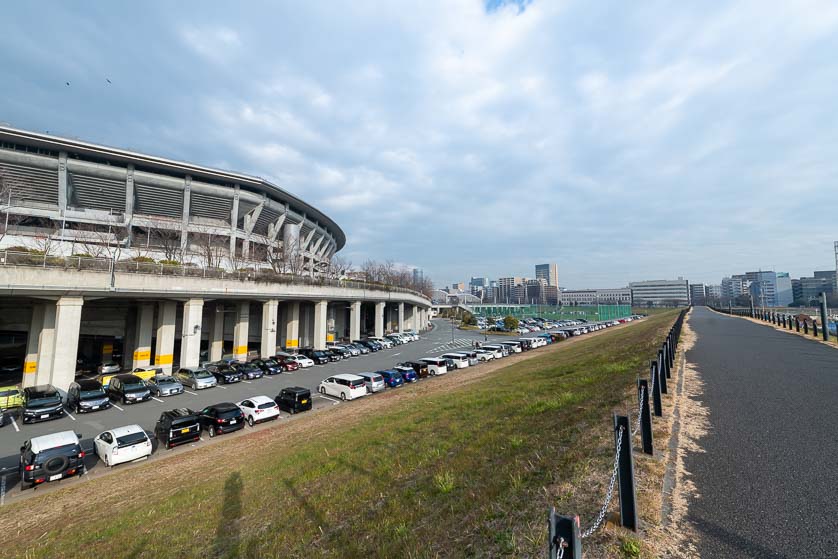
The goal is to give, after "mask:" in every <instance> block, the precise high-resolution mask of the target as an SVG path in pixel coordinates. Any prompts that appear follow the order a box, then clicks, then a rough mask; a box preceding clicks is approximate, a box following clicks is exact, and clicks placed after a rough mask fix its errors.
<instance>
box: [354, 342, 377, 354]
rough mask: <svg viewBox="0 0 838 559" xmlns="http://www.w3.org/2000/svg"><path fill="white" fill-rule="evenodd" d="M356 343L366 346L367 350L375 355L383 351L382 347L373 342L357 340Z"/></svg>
mask: <svg viewBox="0 0 838 559" xmlns="http://www.w3.org/2000/svg"><path fill="white" fill-rule="evenodd" d="M355 343H356V344H360V345H362V346H364V347H365V348H367V349H368V350H369V351H370V353H375V352H376V351H381V345H380V344H377V343H375V342H374V341H372V340H356V341H355Z"/></svg>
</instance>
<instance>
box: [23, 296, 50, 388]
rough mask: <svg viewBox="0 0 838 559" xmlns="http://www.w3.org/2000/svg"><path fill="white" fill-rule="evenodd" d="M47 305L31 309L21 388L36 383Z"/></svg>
mask: <svg viewBox="0 0 838 559" xmlns="http://www.w3.org/2000/svg"><path fill="white" fill-rule="evenodd" d="M46 307H47V305H35V306H33V307H32V319H31V320H30V322H29V337H28V339H27V340H26V357H25V358H24V360H23V383H22V384H23V387H24V388H26V387H27V386H35V385H36V384H37V383H38V362H39V357H40V355H39V354H40V347H39V346H40V340H41V333H42V331H43V329H44V314H45V313H46Z"/></svg>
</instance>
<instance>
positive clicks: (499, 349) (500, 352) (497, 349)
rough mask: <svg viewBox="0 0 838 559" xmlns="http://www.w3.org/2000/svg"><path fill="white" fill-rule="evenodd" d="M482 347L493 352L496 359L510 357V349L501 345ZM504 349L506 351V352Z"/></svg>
mask: <svg viewBox="0 0 838 559" xmlns="http://www.w3.org/2000/svg"><path fill="white" fill-rule="evenodd" d="M481 347H482V348H483V349H485V350H486V351H491V352H492V355H494V356H495V359H500V358H502V357H506V356H507V355H509V349H507V348H504V347H503V346H501V345H483V346H481ZM504 349H506V351H504Z"/></svg>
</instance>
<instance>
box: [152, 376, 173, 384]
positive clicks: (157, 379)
mask: <svg viewBox="0 0 838 559" xmlns="http://www.w3.org/2000/svg"><path fill="white" fill-rule="evenodd" d="M154 382H155V383H157V384H172V383H174V382H175V379H174V378H173V377H154Z"/></svg>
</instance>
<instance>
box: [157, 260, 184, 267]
mask: <svg viewBox="0 0 838 559" xmlns="http://www.w3.org/2000/svg"><path fill="white" fill-rule="evenodd" d="M158 264H163V265H164V266H180V262H178V261H177V260H161V261H160V262H158Z"/></svg>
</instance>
